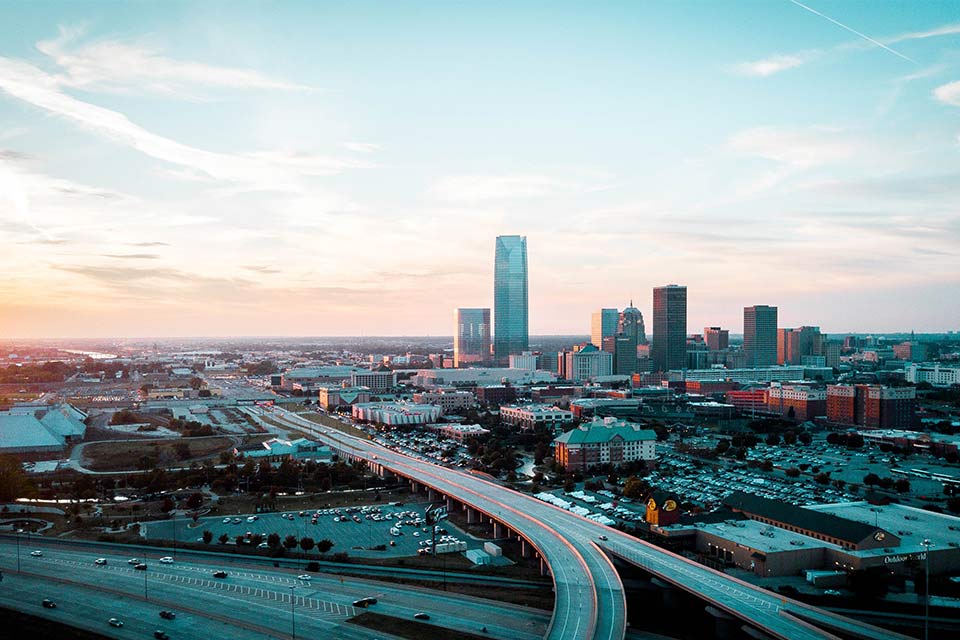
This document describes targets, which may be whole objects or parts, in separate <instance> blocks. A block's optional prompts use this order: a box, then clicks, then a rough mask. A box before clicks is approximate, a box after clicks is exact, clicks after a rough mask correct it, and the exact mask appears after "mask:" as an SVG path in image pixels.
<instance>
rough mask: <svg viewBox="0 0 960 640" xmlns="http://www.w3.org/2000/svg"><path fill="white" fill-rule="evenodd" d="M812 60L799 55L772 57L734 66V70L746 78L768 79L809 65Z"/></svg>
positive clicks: (809, 57)
mask: <svg viewBox="0 0 960 640" xmlns="http://www.w3.org/2000/svg"><path fill="white" fill-rule="evenodd" d="M811 59H812V56H810V55H807V56H803V55H799V54H794V55H783V56H770V57H769V58H765V59H763V60H757V61H755V62H741V63H740V64H737V65H734V67H733V69H734V71H735V72H736V73H739V74H740V75H744V76H762V77H766V76H772V75H773V74H775V73H780V72H781V71H786V70H787V69H794V68H796V67H799V66H800V65H802V64H805V63H807V62H808V61H809V60H811Z"/></svg>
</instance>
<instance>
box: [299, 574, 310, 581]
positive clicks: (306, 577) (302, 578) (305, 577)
mask: <svg viewBox="0 0 960 640" xmlns="http://www.w3.org/2000/svg"><path fill="white" fill-rule="evenodd" d="M312 579H313V576H311V575H310V574H308V573H301V574H300V575H298V576H297V580H306V581H308V582H309V581H310V580H312Z"/></svg>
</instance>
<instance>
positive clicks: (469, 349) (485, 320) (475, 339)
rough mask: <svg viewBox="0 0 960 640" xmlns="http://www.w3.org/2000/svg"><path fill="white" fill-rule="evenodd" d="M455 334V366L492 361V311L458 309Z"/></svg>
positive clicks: (455, 314) (455, 316) (455, 313)
mask: <svg viewBox="0 0 960 640" xmlns="http://www.w3.org/2000/svg"><path fill="white" fill-rule="evenodd" d="M453 315H454V322H455V324H456V326H455V327H454V332H453V366H454V367H462V366H464V365H469V364H474V363H485V362H489V361H490V309H457V310H456V311H454V314H453Z"/></svg>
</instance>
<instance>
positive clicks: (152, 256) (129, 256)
mask: <svg viewBox="0 0 960 640" xmlns="http://www.w3.org/2000/svg"><path fill="white" fill-rule="evenodd" d="M103 257H104V258H114V259H116V260H157V259H159V258H160V256H159V255H157V254H156V253H105V254H103Z"/></svg>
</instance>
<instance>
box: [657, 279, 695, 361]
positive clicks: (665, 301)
mask: <svg viewBox="0 0 960 640" xmlns="http://www.w3.org/2000/svg"><path fill="white" fill-rule="evenodd" d="M650 357H651V359H652V360H653V365H654V367H655V368H656V370H657V371H670V370H671V369H686V367H687V288H686V287H681V286H677V285H675V284H669V285H667V286H665V287H656V288H654V290H653V345H652V348H651V349H650Z"/></svg>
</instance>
